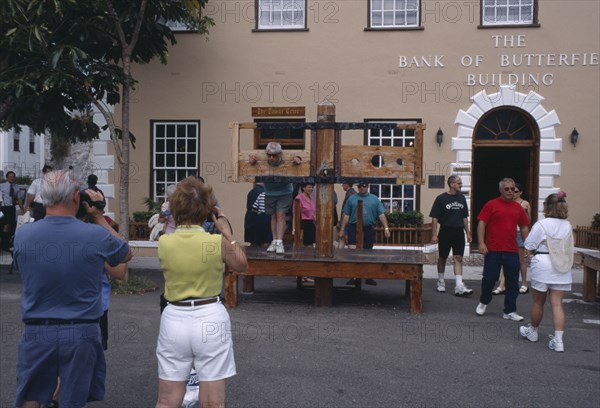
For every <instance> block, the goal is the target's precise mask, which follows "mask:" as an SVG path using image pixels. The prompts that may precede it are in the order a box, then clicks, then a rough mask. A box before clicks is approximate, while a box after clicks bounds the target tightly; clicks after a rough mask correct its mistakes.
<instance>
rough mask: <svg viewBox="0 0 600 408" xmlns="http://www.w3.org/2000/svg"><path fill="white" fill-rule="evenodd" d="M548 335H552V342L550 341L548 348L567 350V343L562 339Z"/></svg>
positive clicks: (560, 350)
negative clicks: (558, 339)
mask: <svg viewBox="0 0 600 408" xmlns="http://www.w3.org/2000/svg"><path fill="white" fill-rule="evenodd" d="M548 337H550V342H549V343H548V348H549V349H550V350H554V351H558V352H560V353H562V352H563V351H565V344H564V343H563V342H562V341H557V340H556V339H555V338H554V336H553V335H549V336H548Z"/></svg>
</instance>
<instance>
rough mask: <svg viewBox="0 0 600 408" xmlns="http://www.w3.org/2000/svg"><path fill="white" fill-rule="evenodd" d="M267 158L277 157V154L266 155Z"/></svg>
mask: <svg viewBox="0 0 600 408" xmlns="http://www.w3.org/2000/svg"><path fill="white" fill-rule="evenodd" d="M267 157H277V153H267Z"/></svg>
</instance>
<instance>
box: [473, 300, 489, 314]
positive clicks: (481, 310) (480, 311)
mask: <svg viewBox="0 0 600 408" xmlns="http://www.w3.org/2000/svg"><path fill="white" fill-rule="evenodd" d="M485 309H487V305H484V304H483V303H479V304H478V305H477V308H476V309H475V313H477V314H478V315H479V316H483V315H484V314H485Z"/></svg>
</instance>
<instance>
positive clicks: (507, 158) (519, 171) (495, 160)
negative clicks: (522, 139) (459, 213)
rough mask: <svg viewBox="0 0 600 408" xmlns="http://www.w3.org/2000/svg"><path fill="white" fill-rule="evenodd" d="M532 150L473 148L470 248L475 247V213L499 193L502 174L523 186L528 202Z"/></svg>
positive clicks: (530, 187)
mask: <svg viewBox="0 0 600 408" xmlns="http://www.w3.org/2000/svg"><path fill="white" fill-rule="evenodd" d="M531 150H532V147H498V146H490V147H486V146H479V147H474V152H473V178H472V182H473V184H472V190H471V192H472V194H473V196H472V200H473V201H472V203H471V231H472V234H473V242H472V245H471V247H472V248H473V249H476V248H477V247H478V246H479V245H478V241H477V215H478V214H479V211H481V209H482V208H483V205H484V204H485V203H486V202H488V201H489V200H491V199H492V198H496V197H498V196H499V195H500V193H499V191H498V183H499V182H500V180H502V179H503V178H505V177H510V178H512V179H513V180H515V181H516V182H518V183H521V184H522V185H523V186H524V190H525V193H526V194H525V196H524V197H523V198H524V199H526V200H527V201H529V202H531V199H530V197H531V192H532V186H531V182H530V181H531V180H532V174H531V168H532V166H531V163H530V161H531Z"/></svg>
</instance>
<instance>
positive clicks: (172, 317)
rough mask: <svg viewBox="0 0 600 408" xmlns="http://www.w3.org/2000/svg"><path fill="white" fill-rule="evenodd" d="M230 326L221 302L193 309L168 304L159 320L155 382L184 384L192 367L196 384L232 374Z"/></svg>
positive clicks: (220, 378)
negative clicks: (196, 376) (158, 380)
mask: <svg viewBox="0 0 600 408" xmlns="http://www.w3.org/2000/svg"><path fill="white" fill-rule="evenodd" d="M231 334H232V333H231V322H230V320H229V314H228V313H227V310H226V309H225V306H223V304H222V303H221V302H216V303H211V304H208V305H201V306H195V307H188V306H173V305H171V304H169V305H168V306H167V307H166V308H165V310H164V311H163V313H162V316H161V318H160V333H159V334H158V342H157V345H156V357H157V358H158V378H160V379H161V380H168V381H186V380H187V378H188V376H189V375H190V370H191V369H192V366H194V367H195V369H196V372H197V373H198V380H199V381H217V380H222V379H225V378H229V377H232V376H234V375H235V374H236V370H235V359H234V356H233V342H232V339H231Z"/></svg>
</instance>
